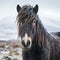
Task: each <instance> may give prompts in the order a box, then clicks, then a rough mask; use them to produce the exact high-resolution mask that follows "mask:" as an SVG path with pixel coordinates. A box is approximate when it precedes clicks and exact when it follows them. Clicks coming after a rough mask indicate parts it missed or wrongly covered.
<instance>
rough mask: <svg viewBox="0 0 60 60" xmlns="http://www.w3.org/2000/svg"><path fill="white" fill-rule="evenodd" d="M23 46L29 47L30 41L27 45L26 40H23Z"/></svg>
mask: <svg viewBox="0 0 60 60" xmlns="http://www.w3.org/2000/svg"><path fill="white" fill-rule="evenodd" d="M22 45H23V46H24V47H28V46H29V45H30V41H29V40H28V41H27V43H25V42H24V40H22Z"/></svg>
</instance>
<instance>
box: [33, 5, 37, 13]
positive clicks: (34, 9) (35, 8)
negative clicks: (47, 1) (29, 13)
mask: <svg viewBox="0 0 60 60" xmlns="http://www.w3.org/2000/svg"><path fill="white" fill-rule="evenodd" d="M33 11H34V12H35V13H37V12H38V5H35V7H34V8H33Z"/></svg>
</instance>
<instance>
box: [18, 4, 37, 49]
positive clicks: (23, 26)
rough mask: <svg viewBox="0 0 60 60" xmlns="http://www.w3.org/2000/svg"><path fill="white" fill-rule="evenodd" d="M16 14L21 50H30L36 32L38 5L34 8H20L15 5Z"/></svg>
mask: <svg viewBox="0 0 60 60" xmlns="http://www.w3.org/2000/svg"><path fill="white" fill-rule="evenodd" d="M17 12H18V15H17V19H18V20H17V24H18V36H19V39H20V40H21V45H22V47H23V48H31V45H32V41H33V39H34V38H35V36H36V31H37V17H38V16H37V12H38V5H36V6H35V7H32V6H30V5H29V6H27V5H25V6H23V7H20V6H19V5H17Z"/></svg>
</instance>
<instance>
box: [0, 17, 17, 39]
mask: <svg viewBox="0 0 60 60" xmlns="http://www.w3.org/2000/svg"><path fill="white" fill-rule="evenodd" d="M16 38H17V24H16V17H8V18H4V19H2V20H0V39H2V40H4V39H5V40H6V39H7V40H8V39H16Z"/></svg>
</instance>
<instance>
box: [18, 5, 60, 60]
mask: <svg viewBox="0 0 60 60" xmlns="http://www.w3.org/2000/svg"><path fill="white" fill-rule="evenodd" d="M17 12H18V15H17V24H18V38H19V39H20V40H21V42H20V44H21V47H22V56H23V60H60V38H59V37H60V33H59V32H57V33H54V34H53V33H52V34H49V33H48V32H47V31H46V30H45V28H44V26H43V25H42V23H41V20H40V19H39V17H38V15H37V12H38V5H36V6H35V7H32V6H30V5H29V6H28V5H25V6H23V7H20V6H19V5H17ZM56 36H57V37H56Z"/></svg>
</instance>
